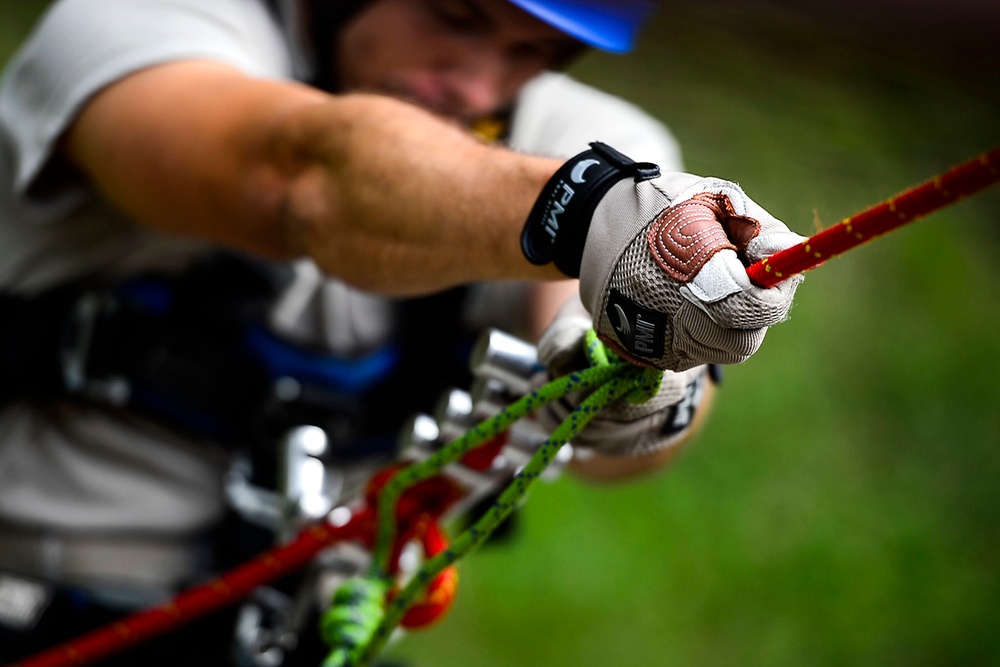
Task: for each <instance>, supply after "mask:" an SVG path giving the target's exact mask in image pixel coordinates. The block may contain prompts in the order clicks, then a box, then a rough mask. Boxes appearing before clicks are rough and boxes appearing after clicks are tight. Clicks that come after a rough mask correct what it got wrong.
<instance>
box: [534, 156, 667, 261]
mask: <svg viewBox="0 0 1000 667" xmlns="http://www.w3.org/2000/svg"><path fill="white" fill-rule="evenodd" d="M659 175H660V168H659V167H658V166H657V165H655V164H653V163H651V162H636V161H634V160H632V159H631V158H629V157H627V156H625V155H623V154H621V153H619V152H618V151H616V150H615V149H614V148H611V147H610V146H608V145H607V144H602V143H600V142H598V141H595V142H593V143H592V144H590V150H586V151H584V152H582V153H580V154H579V155H577V156H576V157H574V158H571V159H570V160H568V161H567V162H566V164H564V165H563V166H562V167H560V168H559V170H558V171H557V172H556V173H555V174H554V175H553V176H552V178H551V179H549V182H548V183H546V184H545V187H544V188H543V189H542V192H541V194H540V195H538V199H537V200H536V201H535V205H534V207H532V209H531V213H530V214H529V215H528V221H527V222H526V223H525V224H524V230H523V231H522V232H521V250H522V251H523V252H524V256H525V257H527V258H528V261H529V262H531V263H532V264H538V265H542V264H548V263H549V262H554V263H555V265H556V267H557V268H558V269H559V270H560V271H562V272H563V273H565V274H566V275H567V276H569V277H570V278H578V277H579V276H580V262H581V261H582V259H583V246H584V244H585V243H586V242H587V232H588V231H589V230H590V219H591V218H592V217H593V216H594V211H595V210H596V209H597V205H598V204H599V203H600V201H601V199H602V198H603V197H604V195H605V194H607V192H608V190H610V189H611V186H613V185H614V184H615V183H617V182H619V181H621V180H622V179H624V178H629V177H631V178H634V179H635V182H636V183H639V182H642V181H648V180H650V179H652V178H656V177H657V176H659Z"/></svg>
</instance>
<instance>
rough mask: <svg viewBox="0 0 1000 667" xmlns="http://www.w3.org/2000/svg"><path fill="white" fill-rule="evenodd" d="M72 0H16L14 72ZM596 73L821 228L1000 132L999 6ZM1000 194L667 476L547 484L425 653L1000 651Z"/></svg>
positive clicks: (632, 60) (646, 55)
mask: <svg viewBox="0 0 1000 667" xmlns="http://www.w3.org/2000/svg"><path fill="white" fill-rule="evenodd" d="M46 4H47V2H44V1H41V0H0V61H2V60H5V59H6V58H7V57H8V56H9V55H10V53H11V52H12V51H13V49H14V48H15V47H16V44H17V43H18V41H19V40H20V39H21V38H22V37H23V35H24V34H25V32H26V31H27V29H28V28H29V26H30V24H31V21H32V20H33V18H34V17H35V16H36V15H37V14H38V13H39V12H40V11H41V9H42V8H44V6H45V5H46ZM664 4H665V9H664V11H663V12H662V15H661V16H660V18H659V19H658V20H657V21H656V22H655V23H654V25H653V26H652V27H651V29H649V30H648V31H647V34H646V36H645V39H644V41H643V45H642V47H641V48H640V49H639V52H638V53H637V54H635V55H633V56H629V57H614V56H607V55H602V54H593V55H590V56H588V57H587V58H585V59H584V60H583V61H582V62H580V63H579V64H578V65H577V66H575V67H574V74H576V75H577V76H578V77H579V78H581V79H583V80H585V81H587V82H590V83H593V84H596V85H599V86H601V87H603V88H605V89H607V90H609V91H611V92H613V93H617V94H620V95H622V96H623V97H626V98H628V99H630V100H632V101H634V102H636V103H638V104H640V105H641V106H643V107H644V108H646V109H647V110H649V111H650V112H651V113H652V114H653V115H655V116H657V117H658V118H660V119H662V120H663V121H664V122H665V123H667V125H669V127H670V128H671V129H672V130H673V132H674V133H675V134H676V136H677V138H678V139H679V140H680V142H681V144H682V146H683V148H684V153H685V158H686V161H687V165H688V169H689V170H690V171H693V172H695V173H701V174H711V175H715V176H720V177H724V178H728V179H732V180H736V181H739V182H740V183H741V184H742V185H743V186H744V188H745V189H746V191H747V192H748V193H749V194H750V195H751V196H752V197H754V198H755V199H756V200H757V201H758V202H760V203H761V204H763V205H764V206H765V207H766V208H768V209H769V210H770V211H772V212H773V213H774V214H775V215H777V216H778V217H780V218H782V219H783V220H784V221H785V222H787V223H788V224H789V226H790V227H792V228H793V229H794V230H796V231H798V232H800V233H802V234H811V233H813V232H814V231H816V230H817V229H819V228H821V227H826V226H830V225H832V224H834V223H836V222H837V221H838V220H840V219H842V218H844V217H846V216H848V215H851V214H853V213H856V212H858V211H860V210H862V209H864V208H866V207H868V206H870V205H873V204H876V203H878V202H880V201H882V200H884V199H887V198H888V197H890V196H892V195H894V194H896V193H897V192H899V191H901V190H903V189H905V188H908V187H910V186H912V185H915V184H917V183H919V182H921V181H923V180H926V179H927V178H930V177H932V176H935V175H937V174H938V173H940V172H942V171H943V170H945V169H946V168H948V167H949V166H952V165H954V164H956V163H959V162H962V161H964V160H966V159H968V158H970V157H972V156H974V155H977V154H979V153H982V152H984V151H986V150H988V149H990V148H993V147H994V146H996V145H998V144H1000V56H998V55H997V42H998V41H1000V3H998V2H995V1H994V0H982V1H976V0H948V1H945V0H867V1H863V0H838V2H836V3H833V2H827V3H819V2H793V1H792V0H783V1H781V0H772V1H770V2H767V1H764V0H741V1H738V0H731V1H728V2H727V1H723V0H707V1H696V0H671V1H670V2H667V3H664ZM998 264H1000V188H993V190H992V191H990V192H987V193H985V194H980V195H977V196H975V197H973V198H970V199H968V200H966V201H964V202H961V203H959V204H957V205H955V206H952V207H950V208H947V209H945V210H943V211H941V212H939V213H937V214H935V215H933V216H932V217H929V218H927V219H925V220H923V221H921V222H918V223H916V224H914V225H911V226H908V227H905V228H904V229H903V230H901V231H898V232H895V233H893V234H891V235H889V236H887V237H884V238H882V239H880V240H878V241H876V242H874V243H872V244H870V245H867V246H865V247H863V248H862V249H859V250H856V251H853V252H851V253H850V254H848V255H846V256H844V257H842V258H839V259H836V260H833V261H831V262H830V263H829V264H827V265H825V266H823V267H821V268H819V269H817V270H816V271H813V272H812V273H810V274H809V275H808V277H807V279H806V281H805V283H804V284H803V285H802V287H801V288H800V289H799V292H798V297H797V301H796V306H795V308H794V309H793V311H792V317H791V319H790V320H789V321H788V322H787V323H785V324H782V325H780V326H778V327H775V328H774V329H773V330H772V331H771V332H770V333H769V334H768V337H767V340H766V342H765V344H764V347H763V349H762V350H761V352H760V353H758V354H757V355H756V356H755V357H754V358H753V359H751V360H750V361H749V362H747V363H746V364H744V365H742V366H737V367H732V368H729V369H727V374H726V379H725V383H724V385H723V387H722V390H721V391H720V393H719V400H718V403H717V407H716V410H715V414H714V416H713V418H712V419H711V420H710V423H709V424H708V426H707V428H706V430H705V431H704V433H703V435H702V437H701V438H700V440H699V442H698V443H697V444H696V445H695V446H694V447H692V448H691V449H690V450H689V451H688V452H686V453H685V455H684V456H683V457H682V458H681V459H680V461H679V462H678V463H677V464H676V465H675V466H674V467H673V468H672V469H671V470H669V471H667V472H666V473H665V474H661V475H659V476H657V477H655V478H650V479H645V480H642V481H640V482H637V483H631V484H627V485H620V486H597V485H593V484H587V483H583V482H580V481H577V480H574V479H572V478H567V477H564V478H563V479H561V480H560V481H558V482H557V483H555V484H552V485H544V486H542V487H540V488H537V489H536V490H535V492H534V494H533V496H532V498H531V499H530V502H528V504H527V505H526V506H525V508H524V510H523V511H522V512H521V516H520V521H519V527H518V530H517V531H516V534H515V535H514V536H513V538H512V539H509V540H506V541H504V542H501V543H497V544H494V545H491V546H489V547H487V548H485V549H484V550H482V551H480V552H479V553H477V554H475V555H474V556H472V557H471V558H469V559H467V560H466V561H464V562H463V564H462V568H461V570H462V575H461V576H462V585H461V587H460V591H459V596H458V601H457V603H456V606H455V609H454V610H453V612H452V614H451V615H450V616H449V617H448V618H447V619H446V620H445V621H444V622H443V623H442V624H440V625H439V626H437V627H436V628H433V629H431V630H429V631H426V632H424V633H421V634H418V635H412V636H410V637H407V638H405V639H404V641H402V642H401V643H399V644H398V645H397V646H396V648H395V649H394V651H393V654H394V655H395V656H397V657H398V658H399V659H401V660H403V661H405V664H407V665H413V666H416V667H419V666H430V665H434V666H440V667H450V666H452V665H456V666H457V665H463V666H464V665H477V666H478V667H494V666H496V667H509V666H517V665H549V666H553V667H555V666H562V665H566V666H569V665H573V666H575V667H590V666H596V665H619V664H620V665H675V664H676V665H722V664H725V665H734V664H735V665H803V664H809V665H842V664H861V665H953V664H966V665H986V664H1000V483H998V482H1000V281H998V278H997V275H998V271H1000V269H998Z"/></svg>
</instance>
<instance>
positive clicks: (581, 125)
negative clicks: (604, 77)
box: [510, 72, 681, 169]
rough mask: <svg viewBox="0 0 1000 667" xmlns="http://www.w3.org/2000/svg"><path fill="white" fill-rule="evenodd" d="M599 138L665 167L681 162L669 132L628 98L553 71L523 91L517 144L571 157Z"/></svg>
mask: <svg viewBox="0 0 1000 667" xmlns="http://www.w3.org/2000/svg"><path fill="white" fill-rule="evenodd" d="M595 140H599V141H604V142H605V143H608V144H611V145H613V146H614V147H615V148H618V149H619V150H621V151H622V152H624V153H626V154H630V155H631V156H632V157H634V158H635V159H639V160H649V161H653V162H657V163H659V164H660V165H661V166H662V167H663V168H665V169H679V168H680V166H681V165H680V149H679V147H678V144H677V141H676V140H675V139H674V137H673V135H672V134H671V132H670V130H669V129H668V128H667V127H666V126H665V125H664V124H663V123H662V122H660V121H659V120H657V119H656V118H654V117H653V116H652V115H651V114H649V113H648V112H646V111H644V110H643V109H642V108H641V107H639V106H638V105H636V104H634V103H632V102H630V101H628V100H625V99H622V98H621V97H618V96H615V95H612V94H610V93H607V92H605V91H602V90H599V89H597V88H595V87H593V86H591V85H588V84H586V83H583V82H581V81H578V80H576V79H574V78H572V77H571V76H568V75H566V74H560V73H555V72H546V73H544V74H542V75H540V76H538V77H536V78H535V79H533V80H532V81H531V82H529V83H528V84H527V85H526V86H525V87H524V89H523V90H522V91H521V94H520V96H519V97H518V101H517V106H516V109H515V112H514V117H513V121H512V127H511V141H510V143H511V145H512V147H513V148H515V149H517V150H521V151H525V152H531V153H540V154H544V155H550V156H553V157H560V158H568V157H571V156H572V155H575V154H576V153H579V152H580V151H582V150H584V149H585V148H586V147H587V144H588V142H590V141H595Z"/></svg>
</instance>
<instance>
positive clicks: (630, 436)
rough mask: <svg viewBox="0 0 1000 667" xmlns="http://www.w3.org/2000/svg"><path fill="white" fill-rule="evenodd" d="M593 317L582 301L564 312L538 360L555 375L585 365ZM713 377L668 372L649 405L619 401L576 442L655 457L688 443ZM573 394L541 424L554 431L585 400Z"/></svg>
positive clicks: (542, 416) (541, 344)
mask: <svg viewBox="0 0 1000 667" xmlns="http://www.w3.org/2000/svg"><path fill="white" fill-rule="evenodd" d="M590 326H591V318H590V315H589V314H588V313H587V311H586V310H584V308H583V304H582V303H580V300H579V298H576V297H573V298H571V299H570V300H569V301H567V302H566V304H564V305H563V307H562V308H561V309H560V311H559V314H558V315H557V316H556V318H555V320H554V321H553V322H552V324H551V325H549V327H548V329H546V330H545V333H543V334H542V337H541V339H539V341H538V360H539V362H541V364H542V365H543V366H544V367H545V368H546V370H547V371H548V374H549V375H550V376H560V375H565V374H566V373H569V372H571V371H574V370H578V369H579V368H581V367H583V366H584V365H585V359H584V352H583V346H584V335H585V334H586V332H587V330H588V329H590ZM706 382H708V372H707V368H706V367H705V366H698V367H696V368H692V369H689V370H686V371H682V372H680V373H674V372H672V371H665V372H664V373H663V379H662V381H661V382H660V388H659V391H658V392H657V393H656V395H655V396H653V397H652V398H651V399H649V400H648V401H645V402H643V403H630V402H628V401H627V400H624V399H622V400H619V401H617V402H615V403H612V404H611V405H610V406H608V407H607V408H605V409H604V410H602V411H601V413H600V414H599V415H598V416H597V417H595V418H594V419H593V420H592V421H591V422H590V423H589V424H587V426H586V427H585V428H584V429H583V431H581V432H580V433H579V434H578V435H577V436H576V437H575V438H574V439H573V445H574V446H577V447H587V448H589V449H593V450H594V451H597V452H599V453H600V454H603V455H605V456H613V457H622V456H637V455H644V454H652V453H654V452H658V451H660V450H662V449H665V448H667V447H671V446H673V445H675V444H677V443H680V442H681V441H683V440H684V438H685V436H686V435H687V433H688V431H689V429H690V428H691V426H692V425H693V424H694V417H695V414H696V412H697V411H698V409H699V407H700V406H701V404H702V401H703V398H704V396H705V383H706ZM583 398H584V397H583V396H580V395H578V394H570V395H569V396H566V397H564V398H563V399H561V400H559V401H556V402H554V403H550V404H549V405H547V406H546V407H545V408H544V409H543V410H542V411H540V412H539V414H538V418H539V420H540V421H541V423H542V425H543V426H545V427H547V428H548V429H550V430H551V429H554V428H555V427H556V426H557V425H558V424H559V423H560V422H562V421H563V420H564V419H565V418H566V416H567V415H568V414H569V413H570V412H571V411H572V410H573V409H574V408H576V407H577V406H578V405H579V404H580V402H581V401H582V400H583Z"/></svg>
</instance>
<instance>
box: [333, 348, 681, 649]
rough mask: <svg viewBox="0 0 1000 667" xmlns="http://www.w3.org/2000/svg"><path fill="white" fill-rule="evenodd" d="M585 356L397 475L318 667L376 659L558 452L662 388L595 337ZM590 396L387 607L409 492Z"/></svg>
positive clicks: (344, 591) (341, 597)
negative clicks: (614, 411)
mask: <svg viewBox="0 0 1000 667" xmlns="http://www.w3.org/2000/svg"><path fill="white" fill-rule="evenodd" d="M586 354H587V360H588V362H589V363H590V367H589V368H587V369H585V370H582V371H578V372H575V373H571V374H569V375H566V376H563V377H560V378H557V379H555V380H553V381H552V382H549V383H548V384H546V385H544V386H542V387H539V388H538V389H536V390H535V391H533V392H531V393H530V394H528V395H526V396H524V397H522V398H521V399H519V400H518V401H516V402H514V403H513V404H511V405H510V406H508V407H507V408H505V409H504V410H502V411H501V412H500V413H499V414H497V415H495V416H494V417H491V418H490V419H488V420H486V421H484V422H482V423H481V424H479V425H477V426H476V427H474V428H472V429H471V430H470V431H469V432H467V433H466V434H465V435H463V436H462V437H460V438H458V439H456V440H455V441H453V442H451V443H449V444H448V445H446V446H445V447H443V448H442V449H441V450H439V451H438V452H436V453H435V454H434V455H432V456H431V457H429V458H427V459H426V460H425V461H423V462H422V463H419V464H416V465H413V466H410V467H408V468H405V469H403V470H402V471H400V472H399V473H397V474H396V475H395V476H394V477H393V478H392V479H391V480H390V481H389V483H388V484H386V486H385V488H384V489H383V490H382V492H381V494H380V496H379V502H378V528H377V533H376V541H375V548H374V550H373V565H372V569H371V571H370V572H369V573H368V575H366V576H365V577H363V578H358V579H355V580H354V581H355V582H357V581H363V582H367V583H351V582H348V584H347V585H345V587H343V588H341V589H340V591H338V593H337V595H335V596H334V601H333V605H332V606H331V608H330V609H329V610H328V611H327V612H326V613H325V614H324V616H323V620H322V623H321V628H320V632H321V634H322V636H323V638H324V640H325V641H326V642H327V643H328V644H329V645H330V646H334V647H336V648H335V649H334V650H333V651H332V652H331V653H330V655H329V656H328V657H327V659H326V661H325V662H324V663H323V667H361V666H363V665H365V664H367V663H368V661H369V660H370V659H371V658H372V657H373V656H375V655H376V654H377V653H378V652H379V651H380V650H381V648H382V646H383V645H384V644H385V642H386V641H387V640H388V638H389V636H390V635H391V633H392V631H393V630H394V629H395V628H396V626H397V625H398V624H399V622H400V620H401V619H402V618H403V615H404V614H405V613H406V610H407V609H408V608H409V607H410V606H411V605H412V604H413V603H414V602H415V601H416V600H417V598H418V597H420V595H421V594H422V592H423V590H424V588H425V587H426V586H427V585H428V584H429V583H430V582H431V581H432V580H433V579H434V577H436V576H437V575H438V574H439V573H441V572H442V571H443V570H445V569H446V568H447V567H449V566H451V565H453V564H454V563H455V562H456V561H458V560H459V559H460V558H462V557H463V556H465V555H467V554H468V553H470V552H471V551H473V550H474V549H476V547H478V546H479V545H480V544H482V543H483V542H484V541H485V540H486V538H487V537H489V535H490V534H491V533H492V532H493V531H494V530H495V529H496V527H497V526H499V525H500V524H501V523H502V522H503V521H504V519H506V518H507V517H508V516H509V515H510V513H511V512H513V511H514V509H516V508H517V507H518V506H519V505H520V504H521V503H522V501H523V500H524V498H525V496H526V495H527V493H528V490H529V489H530V487H531V485H532V484H533V483H534V482H535V481H536V480H537V479H538V478H539V477H540V476H541V474H542V472H544V470H545V468H546V467H548V465H549V464H550V463H551V462H552V461H553V460H554V459H555V457H556V454H557V453H558V452H559V449H560V448H561V447H562V446H563V445H565V444H566V443H567V442H569V441H570V440H572V439H573V438H574V437H576V435H577V434H578V433H579V432H580V431H582V430H583V428H584V427H585V426H586V425H587V424H588V423H589V422H590V421H591V420H592V419H593V418H594V417H596V416H597V415H598V414H599V413H600V412H601V411H602V410H603V409H604V408H606V407H607V406H608V405H610V404H611V403H614V402H615V401H617V400H622V399H624V400H627V401H629V402H633V403H641V402H643V401H646V400H649V398H651V397H652V396H654V395H655V394H656V392H657V391H658V390H659V387H660V380H661V378H662V375H663V374H662V372H660V371H657V370H655V369H651V368H640V367H637V366H633V365H631V364H628V363H626V362H624V361H622V360H621V359H619V358H618V357H617V356H616V355H614V354H613V353H611V352H609V351H608V350H607V349H606V348H605V347H604V345H603V344H602V343H601V342H600V340H599V339H598V338H597V336H596V334H594V332H593V331H592V330H591V331H588V332H587V337H586ZM588 390H592V391H591V393H590V395H589V396H587V397H586V399H584V400H583V402H582V403H581V404H580V405H579V406H578V407H577V408H576V409H575V410H573V412H571V413H570V414H569V415H568V416H567V417H566V419H565V420H564V421H563V422H562V423H561V424H560V425H559V426H558V427H557V428H556V429H555V430H554V431H553V432H552V435H551V436H550V437H549V439H548V440H547V441H546V442H545V443H544V444H543V445H542V446H541V447H540V448H539V449H538V451H537V452H536V453H535V454H534V455H533V456H532V458H531V460H530V461H529V462H528V464H527V465H525V466H524V468H523V469H522V470H521V471H520V472H519V473H518V474H517V475H515V476H514V478H513V479H512V480H511V482H510V484H509V485H508V486H507V488H506V489H504V491H503V492H502V493H501V494H500V496H499V497H498V498H497V500H496V501H495V502H494V504H493V505H492V506H491V507H490V508H489V509H488V510H487V511H486V512H485V513H484V514H483V516H482V517H480V518H479V519H478V520H477V521H476V522H475V523H474V524H473V525H472V526H470V527H469V528H468V529H466V530H465V531H464V532H462V533H461V534H460V535H458V536H457V537H456V538H455V539H454V540H453V541H452V543H451V546H449V547H448V548H447V549H445V550H444V551H442V552H441V553H440V554H438V555H437V556H435V557H433V558H431V559H429V560H428V561H426V562H425V563H424V564H423V566H422V567H421V569H420V570H419V571H418V572H417V573H416V574H415V575H414V576H413V578H412V579H411V580H410V582H409V584H408V585H407V586H406V587H405V588H404V589H403V590H402V591H401V592H400V593H399V595H397V596H396V597H395V598H394V599H393V600H392V602H391V603H390V604H389V605H388V608H386V607H385V599H386V594H387V592H388V591H389V590H390V589H391V586H392V581H391V578H390V577H389V575H388V573H389V572H390V569H391V568H390V566H389V559H390V557H391V553H392V546H393V543H394V541H395V537H396V525H395V514H396V503H397V502H398V501H399V498H400V497H401V496H402V494H403V492H404V491H405V490H406V489H407V488H409V487H410V486H412V485H414V484H416V483H418V482H421V481H423V480H425V479H429V478H431V477H433V476H435V475H437V474H440V472H441V470H442V469H443V468H444V467H445V466H446V465H448V464H449V463H452V462H454V461H457V460H458V459H460V458H462V457H463V456H464V455H465V454H467V453H468V452H469V451H471V450H472V449H474V448H476V447H478V446H480V445H482V444H484V443H486V442H488V441H490V440H492V439H493V438H495V437H496V436H498V435H499V434H501V433H503V432H504V431H506V430H507V429H508V428H510V426H511V425H512V424H513V423H514V422H516V421H517V420H519V419H523V418H524V417H526V416H527V415H529V414H531V413H532V412H535V411H536V410H538V409H539V408H541V407H543V406H545V405H547V404H548V403H551V402H552V401H555V400H558V399H560V398H562V397H564V396H566V395H567V394H570V393H573V392H578V391H588Z"/></svg>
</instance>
